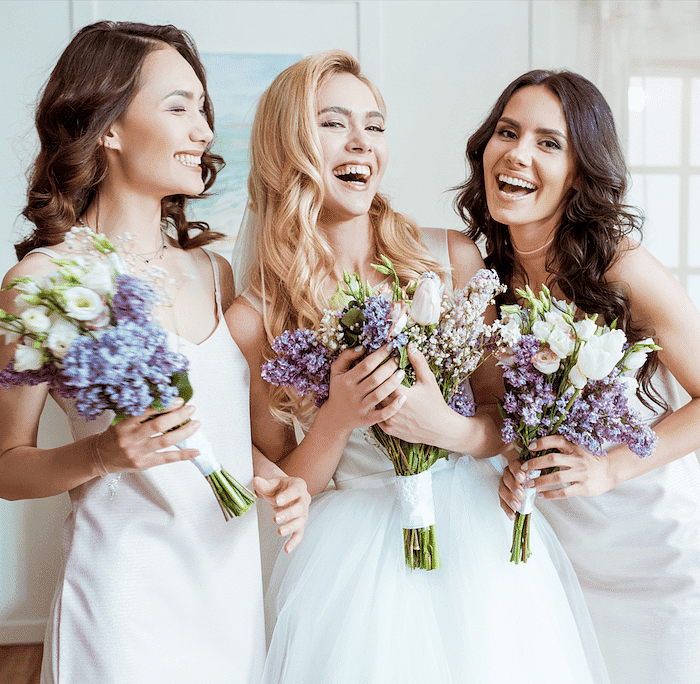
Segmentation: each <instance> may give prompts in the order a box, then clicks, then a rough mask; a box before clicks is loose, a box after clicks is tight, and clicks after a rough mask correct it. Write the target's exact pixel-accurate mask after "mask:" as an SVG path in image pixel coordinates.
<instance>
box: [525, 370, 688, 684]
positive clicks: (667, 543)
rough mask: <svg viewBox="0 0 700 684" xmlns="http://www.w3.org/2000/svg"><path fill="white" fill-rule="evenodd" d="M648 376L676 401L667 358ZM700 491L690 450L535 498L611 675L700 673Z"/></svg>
mask: <svg viewBox="0 0 700 684" xmlns="http://www.w3.org/2000/svg"><path fill="white" fill-rule="evenodd" d="M654 380H655V382H654V384H655V386H656V387H657V389H659V391H660V392H661V393H662V395H663V396H665V397H666V398H667V399H668V400H669V403H670V404H671V406H677V405H678V402H677V398H676V396H675V385H674V384H673V379H672V377H671V375H670V373H669V372H668V371H667V369H666V368H665V367H663V366H662V367H661V368H660V370H659V372H658V373H657V376H656V377H655V379H654ZM635 403H637V408H638V409H639V410H640V411H642V413H643V414H644V415H645V416H646V417H647V419H648V421H649V422H650V423H653V422H654V420H658V419H659V418H658V417H654V416H653V415H652V414H651V412H649V411H648V410H647V409H645V408H644V407H643V406H642V405H641V404H639V403H638V402H635ZM650 458H654V457H653V456H651V457H650ZM699 493H700V466H699V465H698V462H697V459H696V457H695V454H688V455H687V456H685V457H683V458H681V459H680V460H677V461H674V462H673V463H669V464H668V465H666V466H663V467H661V468H658V469H656V470H653V471H652V472H650V473H647V474H646V475H642V476H641V477H637V478H635V479H633V480H630V481H628V482H625V483H623V484H621V485H619V486H618V487H615V489H613V490H611V491H609V492H606V493H605V494H602V495H601V496H596V497H593V498H585V497H574V498H571V499H564V500H561V501H543V500H538V503H537V506H538V508H540V510H541V511H542V512H543V513H544V515H545V517H546V518H547V520H548V521H549V522H550V524H551V525H552V527H553V528H554V531H555V532H556V534H557V536H558V537H559V540H560V541H561V543H562V545H563V546H564V549H565V550H566V552H567V554H568V555H569V558H570V559H571V562H572V564H573V567H574V569H575V571H576V574H577V575H578V578H579V580H580V582H581V585H582V588H583V591H584V595H585V597H586V601H587V603H588V606H589V608H590V611H591V617H592V619H593V622H594V626H595V628H596V631H597V633H598V639H599V641H600V646H601V649H602V651H603V655H604V656H605V659H606V662H607V665H608V670H609V672H610V679H611V681H612V682H613V684H695V683H696V682H700V494H699Z"/></svg>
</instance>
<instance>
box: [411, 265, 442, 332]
mask: <svg viewBox="0 0 700 684" xmlns="http://www.w3.org/2000/svg"><path fill="white" fill-rule="evenodd" d="M444 292H445V284H444V283H442V282H440V279H439V278H438V276H437V275H435V274H434V273H430V274H428V275H425V276H421V279H420V281H419V282H418V285H417V287H416V291H415V293H414V294H413V300H412V302H411V318H412V319H413V320H414V321H415V322H416V323H418V324H419V325H434V324H435V323H437V322H438V320H440V310H441V308H442V295H443V294H444Z"/></svg>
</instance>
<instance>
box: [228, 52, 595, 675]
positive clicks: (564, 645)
mask: <svg viewBox="0 0 700 684" xmlns="http://www.w3.org/2000/svg"><path fill="white" fill-rule="evenodd" d="M385 119H386V111H385V107H384V102H383V100H382V98H381V96H380V94H379V92H378V91H377V89H376V87H374V86H373V84H372V83H371V82H370V81H369V80H368V79H367V78H366V77H364V76H363V75H362V73H361V72H360V67H359V64H358V63H357V61H356V60H355V59H354V58H353V57H352V56H351V55H349V54H347V53H344V52H340V51H331V52H326V53H321V54H319V55H312V56H310V57H308V58H305V59H303V60H301V61H300V62H297V63H296V64H295V65H293V66H291V67H290V68H289V69H287V70H286V71H285V72H283V73H282V74H280V75H279V76H278V77H277V79H275V81H274V82H273V83H272V85H271V86H270V88H269V89H268V90H267V91H266V92H265V94H264V95H263V96H262V98H261V100H260V103H259V105H258V109H257V112H256V116H255V122H254V125H253V134H252V139H251V162H252V163H251V172H250V177H249V194H250V209H251V210H252V218H251V220H250V221H249V222H248V223H247V224H246V226H247V228H246V231H247V232H248V233H252V236H251V238H252V239H250V240H243V241H242V244H244V245H251V247H252V249H251V253H250V254H249V257H250V258H249V264H248V267H247V268H243V269H242V273H243V274H244V275H246V274H247V276H248V281H249V286H248V289H247V290H245V291H244V292H243V295H242V296H241V297H239V298H238V299H237V300H236V301H235V302H234V304H233V306H232V307H231V309H229V311H228V312H227V320H228V321H229V325H230V326H231V330H232V333H233V335H234V337H235V338H236V340H237V342H238V343H239V346H240V347H241V350H242V351H243V353H244V354H245V355H246V358H247V359H248V362H249V364H250V368H251V409H252V423H251V424H252V433H253V442H254V444H255V445H256V446H257V447H259V448H260V449H261V451H262V452H263V453H264V454H265V455H266V456H268V457H269V458H270V459H271V460H273V461H275V462H277V463H278V464H279V465H280V466H281V467H282V468H283V469H285V470H286V471H287V472H289V473H290V474H294V475H297V476H299V477H303V478H304V479H305V480H306V482H307V484H308V486H309V491H310V492H311V493H312V494H313V495H315V498H314V501H313V502H312V504H311V507H310V515H309V522H308V524H307V526H306V530H305V533H304V542H303V544H301V545H300V547H299V548H298V550H297V551H296V552H295V554H294V557H293V558H292V557H288V556H284V555H283V554H280V556H279V557H278V559H277V563H276V565H275V568H274V570H273V573H272V577H271V580H270V586H269V590H268V593H267V596H266V606H267V609H268V618H269V621H270V624H269V627H270V630H271V635H270V648H269V652H268V659H267V663H266V667H265V675H264V677H263V681H264V682H267V683H269V684H273V683H274V684H281V683H282V682H286V683H288V684H297V683H301V682H334V683H335V684H344V683H347V684H355V683H356V682H367V683H368V684H370V683H372V684H375V683H376V684H379V683H384V682H409V681H410V682H416V681H438V682H441V684H450V683H455V684H456V683H458V682H459V683H461V682H479V684H496V683H498V684H501V683H502V682H505V681H518V682H523V683H532V684H534V683H538V684H542V683H543V682H547V683H551V684H555V683H556V684H563V683H564V682H567V683H569V684H572V683H574V682H576V683H579V684H580V683H583V682H587V683H590V684H592V683H593V682H595V683H596V684H599V683H600V682H605V681H607V677H606V674H605V672H604V668H603V667H602V661H601V660H600V655H599V653H598V652H597V645H596V643H595V638H594V637H593V636H592V630H591V629H590V625H589V624H588V622H589V618H588V617H587V614H586V611H585V606H584V605H583V599H582V597H581V595H580V589H578V587H577V586H576V582H575V579H574V580H573V581H572V578H573V573H571V571H570V568H569V570H568V571H567V564H566V559H565V557H564V555H563V553H562V551H561V549H560V548H559V549H557V545H556V544H554V545H552V556H550V555H549V554H548V553H543V554H542V556H541V557H540V559H539V560H538V561H537V562H536V563H533V564H532V565H530V564H528V565H527V566H526V567H517V568H516V567H515V566H511V564H509V563H508V559H507V557H506V556H505V555H504V554H503V555H502V554H501V552H500V551H499V549H502V548H503V547H504V546H506V545H507V543H508V538H509V536H510V530H509V529H508V527H509V524H508V521H507V520H505V519H504V518H503V516H502V515H501V513H500V509H499V508H498V503H497V497H496V488H497V486H498V474H497V472H496V470H495V469H494V468H493V467H492V466H491V464H490V462H489V460H488V458H486V457H488V456H491V455H493V454H494V453H496V451H498V449H499V448H500V447H501V442H500V434H499V430H498V422H499V419H498V414H497V411H496V402H495V395H497V394H498V393H499V392H500V391H501V386H500V381H499V377H498V373H497V372H496V369H495V367H494V366H493V365H491V366H489V365H488V364H485V365H483V366H482V367H481V368H479V369H478V370H477V371H476V372H475V373H474V375H473V376H472V383H471V385H472V390H473V393H474V397H475V403H476V407H477V408H476V413H475V415H473V416H471V417H464V416H462V415H459V414H458V413H457V412H456V411H454V410H452V409H451V408H450V407H449V406H448V405H447V404H446V403H445V401H444V400H443V398H442V394H441V392H440V389H439V388H438V386H437V383H436V382H435V379H434V377H433V375H432V372H431V371H430V369H429V368H428V366H427V362H426V361H425V359H424V358H423V357H422V356H421V355H420V354H412V355H411V357H410V359H411V363H412V364H413V366H414V369H415V370H416V374H417V378H418V382H417V383H416V384H415V385H414V386H413V387H411V388H405V387H400V383H401V372H400V371H398V370H397V364H396V362H395V360H393V359H391V358H388V357H389V351H388V350H387V349H386V348H385V347H382V348H380V349H379V350H377V351H375V352H373V353H371V354H368V355H367V356H366V357H363V350H362V348H359V349H348V350H345V351H344V352H343V353H342V354H341V355H340V357H339V358H338V359H337V360H336V362H335V363H334V364H333V366H332V368H331V380H330V394H329V398H328V400H327V401H326V403H325V404H324V405H323V406H322V407H321V408H320V409H318V410H314V409H313V408H312V409H311V410H309V407H308V404H304V403H303V402H302V401H301V400H300V397H298V396H296V395H295V394H294V392H293V390H289V391H284V390H281V391H278V390H276V389H275V388H272V387H271V386H269V385H267V384H266V383H265V381H264V380H263V379H262V378H261V377H260V370H259V369H260V366H261V364H262V363H263V361H265V359H268V358H270V356H271V349H270V343H271V341H272V340H273V339H274V338H275V337H276V336H278V335H280V334H281V333H282V332H283V331H284V330H294V329H297V328H300V327H313V326H315V325H316V324H317V323H318V322H319V320H320V318H321V316H322V315H323V309H324V308H328V306H329V305H328V302H329V298H330V297H331V296H332V295H333V293H334V291H335V290H336V287H337V284H338V281H340V280H342V277H343V271H344V270H345V271H347V272H349V273H351V272H356V273H358V274H359V276H360V278H362V280H363V281H369V283H370V284H371V285H373V286H377V285H379V284H380V283H381V281H382V280H383V279H384V276H383V275H382V274H380V273H378V272H377V271H376V270H374V269H373V268H372V264H373V263H377V262H378V261H379V257H380V255H385V256H386V257H388V258H389V259H390V260H391V261H392V263H393V264H394V265H395V267H396V271H397V273H398V276H399V279H400V282H401V284H402V285H406V284H407V283H408V282H409V281H410V280H412V279H417V278H418V277H420V275H421V274H422V273H423V272H425V271H434V272H436V273H439V274H440V276H441V279H442V281H443V283H444V284H445V287H446V288H447V289H448V290H450V289H452V288H460V287H463V286H464V285H465V284H466V283H467V282H468V280H469V279H470V278H471V276H473V275H474V274H475V273H476V272H477V271H478V270H479V269H480V268H481V267H482V265H483V262H482V260H481V257H480V255H479V252H478V250H477V248H476V246H475V245H474V243H473V242H472V241H471V240H468V239H466V238H465V237H464V236H463V235H461V234H460V233H458V232H456V231H445V230H436V229H424V230H420V229H419V228H418V227H417V226H416V224H415V223H414V222H413V221H411V220H409V219H407V218H406V217H404V216H402V215H401V214H399V213H397V212H396V211H394V210H393V209H392V207H391V204H390V203H389V201H388V199H387V198H386V197H384V196H383V195H382V194H381V193H380V192H379V186H380V183H381V180H382V176H383V174H384V170H385V168H386V164H387V161H388V159H387V157H388V149H387V144H386V140H385V137H384V129H385ZM387 358H388V360H387ZM376 423H381V424H382V426H383V427H384V428H385V430H386V431H387V432H389V433H390V434H394V435H396V436H400V437H401V438H403V439H405V440H406V441H410V442H420V443H425V444H432V445H435V446H438V447H443V448H445V449H447V450H449V451H451V452H453V453H451V455H450V457H449V459H441V460H440V461H438V463H436V464H435V465H434V466H433V468H432V469H431V471H432V475H431V476H432V483H433V490H434V494H435V502H436V508H435V518H436V522H435V527H436V530H437V536H438V544H439V546H440V553H441V556H442V561H443V566H442V568H440V569H434V570H430V571H426V570H418V569H417V570H413V571H412V570H411V569H410V568H409V567H407V565H406V562H405V558H404V549H403V543H402V541H403V537H402V534H401V528H402V525H401V518H400V513H399V503H398V501H397V499H396V496H395V489H394V486H395V479H396V478H395V477H394V468H393V466H392V465H391V462H390V461H389V459H388V458H387V457H386V456H385V455H383V454H382V453H381V452H380V451H379V449H378V448H376V447H375V446H373V444H372V443H371V442H370V441H368V439H367V436H368V435H367V428H368V427H370V426H372V425H373V424H376ZM295 427H296V428H300V429H299V430H296V431H295ZM298 440H299V441H298ZM326 490H327V491H326ZM535 527H537V532H536V535H537V537H538V539H540V538H541V537H540V535H546V534H547V529H546V526H540V525H539V524H536V525H535ZM543 543H544V541H543ZM554 559H556V560H554ZM558 561H562V563H561V564H559V562H558ZM559 570H561V572H562V574H561V575H560V574H559ZM562 575H563V576H564V577H565V579H564V580H563V579H562ZM563 581H564V582H571V584H570V585H569V586H567V587H566V588H565V587H564V586H563V584H562V582H563ZM523 587H527V591H524V590H523ZM567 589H568V594H567ZM514 615H518V616H519V617H518V618H516V619H514ZM525 625H529V630H531V632H532V633H535V634H538V635H539V636H538V638H539V641H538V642H537V643H532V642H530V640H529V639H523V638H520V637H522V631H521V630H523V629H524V626H525Z"/></svg>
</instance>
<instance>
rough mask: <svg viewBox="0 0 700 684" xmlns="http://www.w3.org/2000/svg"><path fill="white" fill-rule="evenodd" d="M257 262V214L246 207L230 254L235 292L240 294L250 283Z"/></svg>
mask: <svg viewBox="0 0 700 684" xmlns="http://www.w3.org/2000/svg"><path fill="white" fill-rule="evenodd" d="M257 263H258V223H257V216H256V214H254V213H253V212H252V211H251V210H250V209H249V208H248V207H246V210H245V212H244V213H243V218H242V219H241V225H240V228H239V229H238V234H237V235H236V242H235V243H234V245H233V254H232V255H231V267H232V268H233V281H234V284H235V288H236V294H237V295H238V294H241V293H242V292H245V291H246V290H247V289H248V286H249V285H250V274H251V271H252V270H253V268H254V267H255V265H256V264H257Z"/></svg>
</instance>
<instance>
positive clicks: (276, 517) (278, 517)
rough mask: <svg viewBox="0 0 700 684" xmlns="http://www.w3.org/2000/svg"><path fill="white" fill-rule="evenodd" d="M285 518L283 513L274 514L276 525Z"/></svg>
mask: <svg viewBox="0 0 700 684" xmlns="http://www.w3.org/2000/svg"><path fill="white" fill-rule="evenodd" d="M285 520H286V518H285V517H284V516H283V515H281V514H280V515H278V516H275V522H276V523H277V524H278V525H280V524H282V523H283V522H284V521H285Z"/></svg>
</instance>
